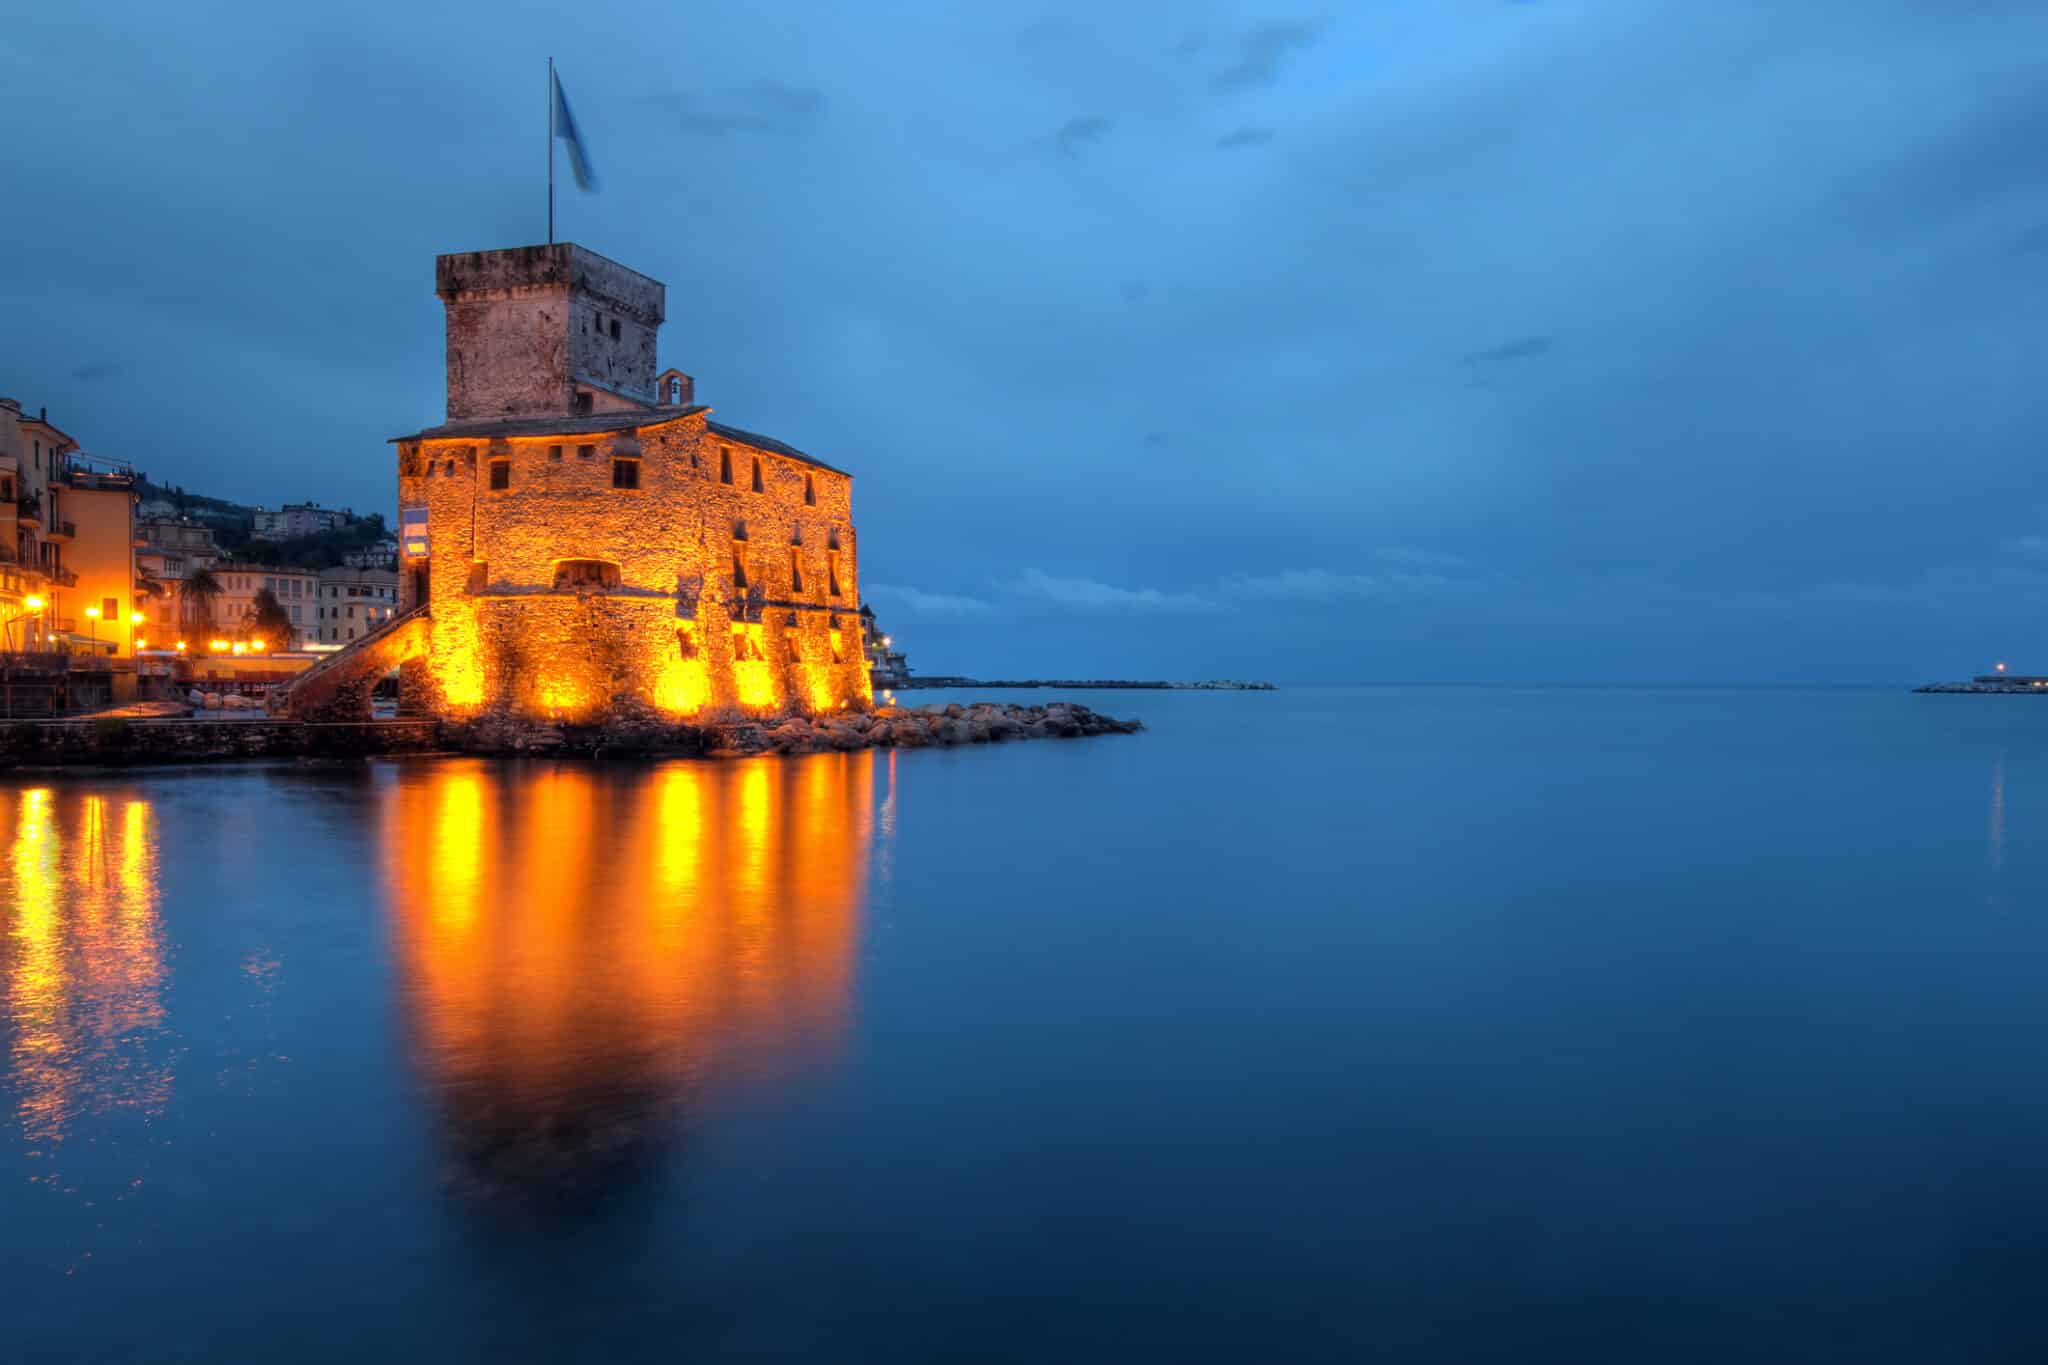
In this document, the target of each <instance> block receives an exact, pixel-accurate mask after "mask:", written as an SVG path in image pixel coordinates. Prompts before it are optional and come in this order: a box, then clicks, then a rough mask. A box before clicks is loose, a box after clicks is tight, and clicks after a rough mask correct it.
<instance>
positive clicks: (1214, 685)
mask: <svg viewBox="0 0 2048 1365" xmlns="http://www.w3.org/2000/svg"><path fill="white" fill-rule="evenodd" d="M939 687H952V688H960V687H989V688H995V687H1018V688H1026V687H1067V688H1074V689H1076V690H1078V689H1081V688H1106V689H1112V690H1119V691H1133V692H1276V691H1278V690H1279V689H1278V688H1276V687H1274V686H1273V684H1272V683H1269V682H1242V681H1239V680H1237V679H1235V678H1230V679H1216V680H1212V681H1208V682H1140V681H1134V680H1132V679H1128V678H1023V679H997V680H995V681H985V680H983V679H981V678H955V677H936V678H911V679H908V680H906V681H904V682H900V683H897V684H896V690H897V691H898V692H915V691H918V690H920V689H924V688H939Z"/></svg>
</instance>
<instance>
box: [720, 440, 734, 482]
mask: <svg viewBox="0 0 2048 1365" xmlns="http://www.w3.org/2000/svg"><path fill="white" fill-rule="evenodd" d="M718 481H719V482H720V483H731V482H732V447H731V446H720V447H719V448H718Z"/></svg>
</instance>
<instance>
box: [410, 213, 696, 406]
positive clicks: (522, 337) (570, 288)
mask: <svg viewBox="0 0 2048 1365" xmlns="http://www.w3.org/2000/svg"><path fill="white" fill-rule="evenodd" d="M434 288H435V292H436V293H437V294H439V295H440V297H441V299H442V301H443V303H444V304H445V305H446V308H447V356H448V417H449V419H450V420H451V421H461V420H465V419H471V418H487V417H502V416H506V415H508V414H510V415H532V414H541V413H566V412H568V411H570V406H571V396H572V394H573V392H574V385H575V384H576V383H577V382H582V383H587V384H592V385H596V386H597V387H599V388H602V389H607V390H610V391H611V392H613V393H617V394H623V395H625V396H626V397H627V398H630V399H633V400H635V401H637V402H641V403H650V404H651V403H652V402H654V399H655V394H654V369H655V365H654V360H655V333H656V332H657V330H658V329H659V328H660V326H661V322H662V318H663V316H664V309H665V307H666V296H667V291H666V290H665V288H664V287H663V285H662V283H661V282H660V281H659V280H654V279H650V278H648V277H647V276H645V275H642V274H640V273H639V272H638V271H635V270H630V269H628V268H627V267H625V266H623V265H620V264H619V263H618V262H617V261H612V260H607V259H606V258H604V257H603V256H600V255H598V254H597V253H596V252H593V251H586V250H584V249H583V248H582V247H579V246H576V245H575V244H573V243H569V242H557V243H555V244H553V245H551V246H534V247H514V248H512V249H509V250H504V251H471V252H459V253H456V254H453V255H448V256H442V257H440V258H439V259H438V260H436V262H435V266H434ZM614 323H616V324H617V326H616V331H617V332H618V335H617V336H613V335H612V333H613V331H614V330H615V329H614V326H613V324H614Z"/></svg>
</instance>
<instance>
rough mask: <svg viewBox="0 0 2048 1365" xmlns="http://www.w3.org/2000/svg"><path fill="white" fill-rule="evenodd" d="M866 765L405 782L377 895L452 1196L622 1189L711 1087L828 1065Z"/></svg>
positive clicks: (838, 1012) (854, 906) (421, 773)
mask: <svg viewBox="0 0 2048 1365" xmlns="http://www.w3.org/2000/svg"><path fill="white" fill-rule="evenodd" d="M872 784H873V759H872V757H871V756H870V755H868V754H864V753H863V754H852V755H819V756H817V757H815V758H810V759H804V760H800V761H788V760H774V759H761V760H752V761H747V762H741V763H677V764H671V765H667V766H663V767H659V768H651V769H649V768H608V767H601V766H599V767H585V766H578V765H569V764H564V765H557V766H550V767H546V768H535V767H531V766H525V765H518V766H510V765H491V764H485V763H466V762H465V763H446V764H434V765H431V766H429V765H421V766H409V767H406V768H404V769H402V770H401V772H400V774H399V776H398V778H397V780H396V789H395V791H394V793H393V795H392V799H391V800H390V801H389V802H387V804H386V807H385V810H386V821H387V828H386V839H385V848H386V851H387V852H386V857H387V866H386V870H385V871H386V881H387V885H388V890H389V895H390V901H391V906H392V916H393V930H394V938H395V946H396V958H397V963H398V973H399V979H400V981H401V983H402V990H403V993H404V1008H405V1014H406V1018H407V1023H408V1025H409V1032H410V1034H411V1036H412V1038H413V1041H414V1044H415V1050H416V1052H417V1057H418V1067H419V1070H420V1073H421V1075H422V1076H423V1078H424V1080H425V1082H426V1083H427V1085H428V1086H429V1087H430V1088H431V1090H432V1091H433V1092H434V1093H435V1095H436V1098H437V1100H438V1103H439V1108H440V1110H441V1112H442V1114H443V1116H444V1118H445V1121H446V1126H447V1128H448V1133H449V1137H450V1141H451V1143H452V1146H453V1149H454V1152H455V1154H456V1156H457V1162H456V1171H457V1179H458V1180H459V1181H462V1182H464V1183H468V1184H471V1185H474V1186H476V1187H479V1188H481V1189H483V1190H485V1191H488V1192H492V1193H501V1194H518V1195H525V1196H536V1197H542V1198H547V1197H560V1196H570V1197H578V1198H581V1197H586V1196H590V1195H593V1194H598V1193H602V1192H603V1191H605V1190H606V1189H615V1188H617V1187H618V1186H620V1185H621V1184H622V1183H631V1177H632V1174H633V1173H634V1172H635V1171H640V1170H645V1169H647V1168H648V1165H649V1163H650V1162H651V1161H652V1160H653V1159H655V1158H656V1157H658V1156H659V1155H660V1154H661V1153H662V1152H663V1151H664V1150H665V1149H666V1146H667V1144H668V1142H669V1141H670V1139H671V1137H672V1135H673V1134H674V1133H675V1131H676V1129H677V1126H678V1119H679V1117H680V1116H681V1113H682V1111H683V1110H685V1109H686V1108H687V1107H688V1106H689V1104H690V1102H691V1100H692V1098H693V1097H694V1096H697V1095H698V1094H699V1093H700V1092H701V1091H702V1090H703V1089H704V1088H705V1087H708V1086H711V1085H714V1084H716V1083H718V1082H720V1081H721V1080H727V1079H733V1078H737V1077H754V1078H760V1077H768V1078H779V1077H786V1076H787V1075H789V1074H790V1073H791V1071H792V1069H793V1068H797V1067H801V1066H802V1065H805V1064H807V1063H813V1062H815V1061H816V1060H817V1059H818V1058H819V1057H820V1056H821V1055H826V1054H829V1053H830V1052H831V1051H832V1050H833V1049H834V1048H835V1047H836V1045H837V1042H838V1039H839V1037H840V1033H841V1030H842V1028H843V1026H844V1020H845V1015H846V1009H847V1001H848V995H849V990H850V986H851V973H852V964H853V953H854V942H855V936H856V930H857V926H858V922H859V914H860V907H861V903H862V898H863V895H864V888H865V882H866V876H867V859H868V851H867V850H868V842H869V838H870V835H871V814H870V812H871V809H872Z"/></svg>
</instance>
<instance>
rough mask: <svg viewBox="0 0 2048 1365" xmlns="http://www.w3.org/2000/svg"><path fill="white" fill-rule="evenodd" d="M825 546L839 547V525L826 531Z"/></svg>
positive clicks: (834, 548) (829, 547)
mask: <svg viewBox="0 0 2048 1365" xmlns="http://www.w3.org/2000/svg"><path fill="white" fill-rule="evenodd" d="M825 548H826V549H828V550H836V549H838V548H839V528H838V527H837V526H834V527H833V528H831V529H830V530H828V531H827V532H825Z"/></svg>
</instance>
